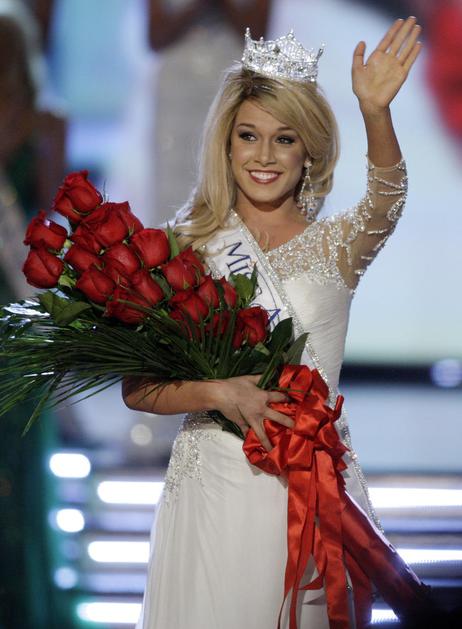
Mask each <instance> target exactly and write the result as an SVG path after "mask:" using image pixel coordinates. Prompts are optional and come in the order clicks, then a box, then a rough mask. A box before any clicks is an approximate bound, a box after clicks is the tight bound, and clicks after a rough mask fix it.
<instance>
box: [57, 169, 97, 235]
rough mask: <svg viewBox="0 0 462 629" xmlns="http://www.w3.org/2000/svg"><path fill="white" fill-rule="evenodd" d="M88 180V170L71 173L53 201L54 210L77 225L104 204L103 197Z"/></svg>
mask: <svg viewBox="0 0 462 629" xmlns="http://www.w3.org/2000/svg"><path fill="white" fill-rule="evenodd" d="M87 178H88V170H82V171H80V172H78V173H70V174H69V175H68V176H67V177H66V178H65V179H64V181H63V184H62V186H60V188H59V190H58V193H57V195H56V197H55V199H54V201H53V210H54V211H55V212H59V214H62V215H63V216H66V217H67V218H69V219H70V220H71V221H75V222H76V223H78V222H80V221H81V220H82V218H83V217H84V216H85V215H87V214H89V213H90V212H92V211H93V210H94V209H95V208H96V207H97V206H98V205H99V204H100V203H101V202H102V200H103V197H102V196H101V194H100V193H99V192H98V190H97V189H96V188H95V187H94V186H93V184H92V183H90V182H89V181H88V179H87Z"/></svg>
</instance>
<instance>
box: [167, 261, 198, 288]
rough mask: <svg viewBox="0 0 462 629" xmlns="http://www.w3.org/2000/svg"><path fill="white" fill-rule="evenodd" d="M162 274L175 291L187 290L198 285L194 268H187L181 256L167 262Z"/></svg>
mask: <svg viewBox="0 0 462 629" xmlns="http://www.w3.org/2000/svg"><path fill="white" fill-rule="evenodd" d="M162 273H163V274H164V275H165V278H166V280H167V282H168V283H169V284H170V286H171V287H172V288H173V290H185V289H186V288H190V287H191V286H194V285H195V283H196V272H195V270H194V268H193V267H191V266H189V267H187V266H186V265H185V264H184V262H183V261H182V260H181V258H180V256H175V257H174V258H173V260H170V262H167V264H164V265H163V267H162Z"/></svg>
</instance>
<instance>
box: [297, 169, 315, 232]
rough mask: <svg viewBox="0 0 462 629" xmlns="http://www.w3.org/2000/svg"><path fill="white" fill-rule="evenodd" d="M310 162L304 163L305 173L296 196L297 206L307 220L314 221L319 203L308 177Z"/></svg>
mask: <svg viewBox="0 0 462 629" xmlns="http://www.w3.org/2000/svg"><path fill="white" fill-rule="evenodd" d="M310 168H311V162H307V163H306V164H305V175H304V177H303V182H302V187H301V188H300V192H299V194H298V197H297V207H298V209H299V210H300V213H301V214H303V216H305V217H306V220H307V221H308V222H310V223H311V222H312V221H314V219H315V218H316V215H317V213H318V211H319V204H318V201H317V199H316V197H315V195H314V190H313V184H312V183H311V177H310Z"/></svg>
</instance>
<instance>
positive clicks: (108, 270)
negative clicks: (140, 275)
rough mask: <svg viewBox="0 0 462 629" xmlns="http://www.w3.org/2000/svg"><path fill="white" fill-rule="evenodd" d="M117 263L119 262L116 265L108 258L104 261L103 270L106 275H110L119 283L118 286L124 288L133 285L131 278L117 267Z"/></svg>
mask: <svg viewBox="0 0 462 629" xmlns="http://www.w3.org/2000/svg"><path fill="white" fill-rule="evenodd" d="M117 264H118V263H116V265H114V264H113V263H112V262H108V261H107V260H106V261H105V262H104V267H103V268H102V269H101V270H102V272H103V273H104V274H105V275H107V276H108V277H110V278H111V280H112V281H113V282H115V283H116V284H117V286H122V287H123V288H127V289H129V288H130V286H131V283H130V279H129V277H126V276H125V275H123V274H122V273H121V272H120V271H119V269H118V268H117ZM119 266H120V265H119ZM135 272H136V271H135Z"/></svg>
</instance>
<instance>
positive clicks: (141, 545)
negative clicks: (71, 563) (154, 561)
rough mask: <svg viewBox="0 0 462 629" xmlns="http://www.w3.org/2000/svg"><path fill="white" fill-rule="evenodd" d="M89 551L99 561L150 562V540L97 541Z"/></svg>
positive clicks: (89, 546) (91, 543)
mask: <svg viewBox="0 0 462 629" xmlns="http://www.w3.org/2000/svg"><path fill="white" fill-rule="evenodd" d="M87 552H88V555H89V556H90V558H91V559H93V561H96V562H98V563H148V559H149V542H129V541H121V540H120V541H95V542H90V543H89V544H88V548H87Z"/></svg>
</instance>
